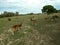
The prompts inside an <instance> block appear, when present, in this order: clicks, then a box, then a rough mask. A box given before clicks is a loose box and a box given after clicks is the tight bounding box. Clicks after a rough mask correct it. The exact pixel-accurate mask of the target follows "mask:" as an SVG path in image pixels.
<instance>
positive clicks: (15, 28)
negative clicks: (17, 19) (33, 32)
mask: <svg viewBox="0 0 60 45" xmlns="http://www.w3.org/2000/svg"><path fill="white" fill-rule="evenodd" d="M21 27H22V23H20V24H16V25H13V26H12V28H13V29H14V31H17V30H18V29H19V28H20V29H21Z"/></svg>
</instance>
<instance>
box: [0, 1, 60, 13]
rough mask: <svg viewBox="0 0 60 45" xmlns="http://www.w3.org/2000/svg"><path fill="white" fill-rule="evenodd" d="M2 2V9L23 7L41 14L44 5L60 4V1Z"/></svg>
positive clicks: (0, 5)
mask: <svg viewBox="0 0 60 45" xmlns="http://www.w3.org/2000/svg"><path fill="white" fill-rule="evenodd" d="M0 2H1V3H2V4H0V7H14V6H15V7H22V8H24V9H26V10H29V11H30V12H31V11H32V12H34V11H35V12H36V11H37V12H40V11H39V10H41V9H42V7H43V6H44V5H53V6H56V5H59V4H60V0H0ZM16 9H17V8H16ZM16 9H15V10H16ZM24 11H25V10H24Z"/></svg>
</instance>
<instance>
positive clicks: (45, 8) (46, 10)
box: [0, 5, 60, 18]
mask: <svg viewBox="0 0 60 45" xmlns="http://www.w3.org/2000/svg"><path fill="white" fill-rule="evenodd" d="M41 11H42V13H46V14H48V15H49V14H51V13H60V10H57V9H56V8H55V7H54V6H52V5H45V6H43V8H42V10H41ZM33 14H34V13H29V14H27V15H33ZM18 15H19V12H16V13H13V12H7V11H4V12H3V13H1V14H0V18H3V17H12V16H18Z"/></svg>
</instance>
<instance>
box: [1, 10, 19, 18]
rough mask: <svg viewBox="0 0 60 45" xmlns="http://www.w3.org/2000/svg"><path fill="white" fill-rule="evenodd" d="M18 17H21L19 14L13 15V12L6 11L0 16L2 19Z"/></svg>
mask: <svg viewBox="0 0 60 45" xmlns="http://www.w3.org/2000/svg"><path fill="white" fill-rule="evenodd" d="M18 15H19V12H16V13H13V12H7V11H4V12H3V13H1V14H0V18H3V17H12V16H18Z"/></svg>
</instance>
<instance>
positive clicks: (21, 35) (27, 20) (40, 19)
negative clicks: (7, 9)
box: [0, 13, 60, 45]
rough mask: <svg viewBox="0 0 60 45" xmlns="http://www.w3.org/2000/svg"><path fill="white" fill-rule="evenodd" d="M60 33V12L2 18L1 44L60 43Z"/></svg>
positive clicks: (55, 44) (46, 44) (34, 44)
mask: <svg viewBox="0 0 60 45" xmlns="http://www.w3.org/2000/svg"><path fill="white" fill-rule="evenodd" d="M21 22H22V23H21ZM59 34H60V13H59V14H58V13H56V15H55V14H50V15H46V14H44V15H40V14H39V15H36V14H35V15H34V14H32V15H25V16H24V15H22V16H13V17H7V18H0V45H60V35H59Z"/></svg>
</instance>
